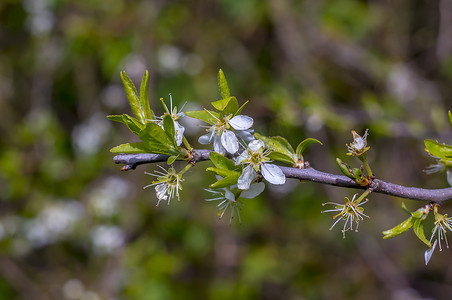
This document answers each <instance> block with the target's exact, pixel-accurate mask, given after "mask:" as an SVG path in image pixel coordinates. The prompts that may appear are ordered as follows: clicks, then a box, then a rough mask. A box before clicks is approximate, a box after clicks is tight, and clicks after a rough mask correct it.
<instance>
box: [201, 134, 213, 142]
mask: <svg viewBox="0 0 452 300" xmlns="http://www.w3.org/2000/svg"><path fill="white" fill-rule="evenodd" d="M211 135H212V134H211V133H208V134H204V135H201V136H200V137H199V139H198V143H200V144H201V145H207V144H208V143H209V142H210V136H211Z"/></svg>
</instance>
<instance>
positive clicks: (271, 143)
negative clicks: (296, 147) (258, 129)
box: [254, 133, 294, 163]
mask: <svg viewBox="0 0 452 300" xmlns="http://www.w3.org/2000/svg"><path fill="white" fill-rule="evenodd" d="M254 136H255V137H256V138H257V139H260V140H262V141H263V142H264V143H265V144H266V147H267V148H269V149H272V153H273V152H278V153H280V154H283V155H284V156H286V157H287V158H288V159H290V161H291V163H293V162H294V159H293V154H294V151H293V148H292V146H291V145H290V144H289V142H288V141H287V140H286V139H285V138H283V137H281V136H273V137H270V138H269V137H266V136H263V135H261V134H259V133H255V134H254Z"/></svg>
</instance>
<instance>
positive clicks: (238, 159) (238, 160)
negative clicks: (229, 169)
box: [235, 151, 250, 165]
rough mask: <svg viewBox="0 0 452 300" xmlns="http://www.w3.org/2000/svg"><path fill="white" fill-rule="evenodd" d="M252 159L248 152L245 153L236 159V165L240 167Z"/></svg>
mask: <svg viewBox="0 0 452 300" xmlns="http://www.w3.org/2000/svg"><path fill="white" fill-rule="evenodd" d="M248 157H250V155H249V153H248V151H243V152H242V153H240V155H239V156H237V157H236V158H235V164H236V165H240V164H241V163H242V162H244V161H246V160H247V159H248Z"/></svg>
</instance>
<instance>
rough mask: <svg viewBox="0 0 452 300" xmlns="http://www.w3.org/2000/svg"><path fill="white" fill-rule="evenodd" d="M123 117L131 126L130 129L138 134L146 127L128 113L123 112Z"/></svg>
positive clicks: (128, 125)
mask: <svg viewBox="0 0 452 300" xmlns="http://www.w3.org/2000/svg"><path fill="white" fill-rule="evenodd" d="M122 118H123V120H124V123H125V124H126V125H127V127H128V128H129V130H130V131H132V132H133V133H134V134H136V135H138V136H139V135H140V134H141V132H142V131H143V129H144V126H143V124H141V123H140V122H139V121H138V120H137V119H135V118H133V117H131V116H129V115H127V114H123V115H122Z"/></svg>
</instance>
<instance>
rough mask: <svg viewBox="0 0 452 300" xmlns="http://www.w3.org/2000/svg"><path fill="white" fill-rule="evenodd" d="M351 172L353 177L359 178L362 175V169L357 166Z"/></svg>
mask: <svg viewBox="0 0 452 300" xmlns="http://www.w3.org/2000/svg"><path fill="white" fill-rule="evenodd" d="M352 174H353V178H355V179H360V178H362V177H363V171H362V170H361V169H358V168H353V169H352Z"/></svg>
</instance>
